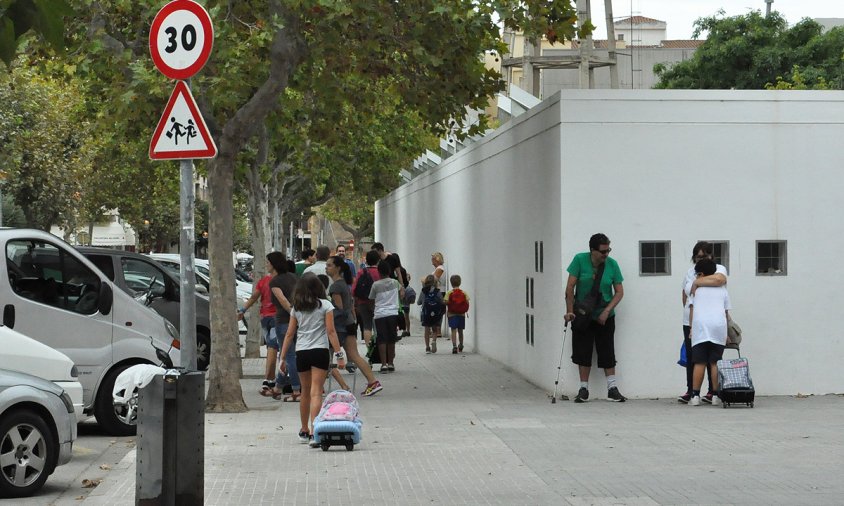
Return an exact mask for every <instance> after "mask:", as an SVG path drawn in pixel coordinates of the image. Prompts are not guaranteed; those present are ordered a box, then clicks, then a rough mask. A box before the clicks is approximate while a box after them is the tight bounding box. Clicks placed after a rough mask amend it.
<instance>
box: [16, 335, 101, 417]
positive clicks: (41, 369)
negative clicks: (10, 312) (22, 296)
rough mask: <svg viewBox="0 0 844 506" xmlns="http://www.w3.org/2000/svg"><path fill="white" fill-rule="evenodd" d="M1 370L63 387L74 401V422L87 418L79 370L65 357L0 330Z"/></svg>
mask: <svg viewBox="0 0 844 506" xmlns="http://www.w3.org/2000/svg"><path fill="white" fill-rule="evenodd" d="M0 369H6V370H9V371H17V372H25V373H27V374H31V375H33V376H38V377H39V378H43V379H45V380H47V381H52V382H53V383H55V384H56V385H58V386H60V387H62V389H64V391H65V392H67V394H68V395H69V396H70V400H72V401H73V412H74V413H75V414H76V421H77V422H81V421H83V420H85V419H86V418H87V416H86V415H85V414H83V412H84V407H85V404H84V403H83V400H82V384H81V383H79V372H78V369H77V368H76V366H75V365H73V360H71V359H69V358H68V357H67V355H65V354H64V353H62V352H60V351H58V350H54V349H53V348H50V347H49V346H47V345H46V344H41V343H39V342H38V341H36V340H35V339H30V338H28V337H26V336H25V335H23V334H21V333H20V332H15V331H14V330H12V329H10V328H8V327H5V326H0Z"/></svg>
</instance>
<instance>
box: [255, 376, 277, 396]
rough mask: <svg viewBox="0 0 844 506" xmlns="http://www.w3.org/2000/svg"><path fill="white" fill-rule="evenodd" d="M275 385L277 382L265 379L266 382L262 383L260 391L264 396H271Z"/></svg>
mask: <svg viewBox="0 0 844 506" xmlns="http://www.w3.org/2000/svg"><path fill="white" fill-rule="evenodd" d="M274 387H275V383H270V382H269V381H267V380H264V384H263V385H261V390H259V391H258V393H259V394H261V395H263V396H264V397H270V396H272V395H273V388H274Z"/></svg>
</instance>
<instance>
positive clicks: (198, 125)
mask: <svg viewBox="0 0 844 506" xmlns="http://www.w3.org/2000/svg"><path fill="white" fill-rule="evenodd" d="M215 156H217V146H216V145H215V144H214V139H212V138H211V135H210V134H209V133H208V127H207V126H206V125H205V120H204V119H203V118H202V115H201V114H200V113H199V108H198V107H197V106H196V102H195V101H194V99H193V95H191V92H190V89H189V88H188V87H187V85H186V84H185V82H184V81H177V82H176V88H175V89H174V90H173V94H172V95H170V100H169V101H168V102H167V106H166V107H165V108H164V114H162V115H161V119H160V120H159V121H158V126H157V127H156V128H155V133H154V134H153V135H152V142H150V145H149V157H150V158H151V159H153V160H187V159H191V158H214V157H215Z"/></svg>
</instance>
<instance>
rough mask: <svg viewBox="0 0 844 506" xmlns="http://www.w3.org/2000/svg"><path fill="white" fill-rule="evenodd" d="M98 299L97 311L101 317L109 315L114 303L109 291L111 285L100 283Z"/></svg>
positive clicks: (112, 295) (111, 293)
mask: <svg viewBox="0 0 844 506" xmlns="http://www.w3.org/2000/svg"><path fill="white" fill-rule="evenodd" d="M99 299H100V300H99V302H98V304H99V305H98V306H97V309H99V311H100V313H101V314H103V315H107V314H109V313H110V312H111V305H112V304H113V303H114V293H113V292H112V291H111V285H109V284H108V283H104V282H101V283H100V297H99Z"/></svg>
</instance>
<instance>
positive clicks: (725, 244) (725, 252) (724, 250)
mask: <svg viewBox="0 0 844 506" xmlns="http://www.w3.org/2000/svg"><path fill="white" fill-rule="evenodd" d="M703 240H705V241H706V242H708V243H709V244H711V245H712V259H713V260H714V261H715V263H716V264H721V265H723V266H724V267H725V268H726V269H727V273H729V272H730V241H726V240H706V239H703ZM716 246H721V258H720V260H721V261H720V262H719V258H718V255H717V254H716V253H715V247H716ZM695 253H697V251H693V252H692V254H695Z"/></svg>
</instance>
